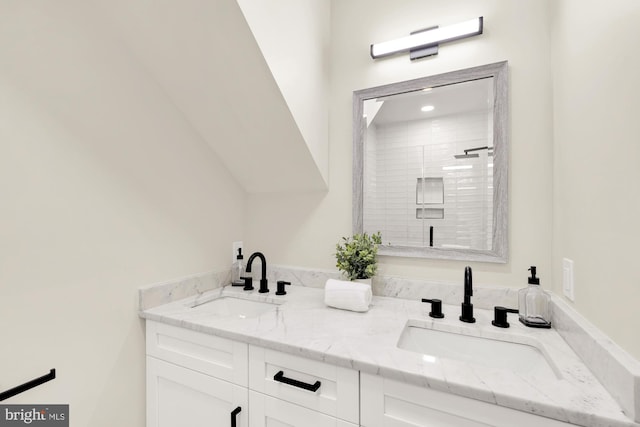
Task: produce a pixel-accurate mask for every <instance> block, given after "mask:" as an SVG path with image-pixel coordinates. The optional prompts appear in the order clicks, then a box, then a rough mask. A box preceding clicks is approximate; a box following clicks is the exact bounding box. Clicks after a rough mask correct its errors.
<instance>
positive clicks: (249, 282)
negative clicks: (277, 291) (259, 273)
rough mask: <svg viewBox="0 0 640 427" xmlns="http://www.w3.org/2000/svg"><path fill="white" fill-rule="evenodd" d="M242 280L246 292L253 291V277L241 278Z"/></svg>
mask: <svg viewBox="0 0 640 427" xmlns="http://www.w3.org/2000/svg"><path fill="white" fill-rule="evenodd" d="M240 279H242V280H244V288H242V290H244V291H252V290H253V277H251V276H249V277H241V278H240Z"/></svg>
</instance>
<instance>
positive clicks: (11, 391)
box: [0, 369, 56, 401]
mask: <svg viewBox="0 0 640 427" xmlns="http://www.w3.org/2000/svg"><path fill="white" fill-rule="evenodd" d="M55 377H56V370H55V369H51V370H50V371H49V373H48V374H46V375H43V376H41V377H39V378H36V379H33V380H31V381H27V382H26V383H24V384H21V385H19V386H17V387H14V388H11V389H9V390H7V391H3V392H2V393H0V401H3V400H5V399H8V398H10V397H13V396H15V395H16V394H20V393H22V392H23V391H27V390H29V389H32V388H34V387H37V386H39V385H40V384H44V383H46V382H47V381H51V380H53V379H55Z"/></svg>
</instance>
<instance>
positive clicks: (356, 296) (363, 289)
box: [324, 279, 372, 312]
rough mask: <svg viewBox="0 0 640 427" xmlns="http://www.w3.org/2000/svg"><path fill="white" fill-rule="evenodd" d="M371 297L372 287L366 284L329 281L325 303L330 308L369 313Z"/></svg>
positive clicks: (325, 286)
mask: <svg viewBox="0 0 640 427" xmlns="http://www.w3.org/2000/svg"><path fill="white" fill-rule="evenodd" d="M371 296H372V294H371V286H370V285H367V284H365V283H358V282H346V281H344V280H334V279H329V280H327V283H325V285H324V303H325V304H326V305H328V306H329V307H335V308H341V309H343V310H351V311H360V312H362V311H367V310H369V304H370V303H371Z"/></svg>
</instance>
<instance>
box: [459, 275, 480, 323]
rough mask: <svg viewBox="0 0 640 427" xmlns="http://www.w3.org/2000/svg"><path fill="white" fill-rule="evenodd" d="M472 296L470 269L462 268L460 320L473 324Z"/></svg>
mask: <svg viewBox="0 0 640 427" xmlns="http://www.w3.org/2000/svg"><path fill="white" fill-rule="evenodd" d="M472 295H473V280H472V278H471V267H469V266H467V267H465V268H464V302H463V303H462V315H461V316H460V320H461V321H463V322H466V323H475V321H476V319H475V317H473V304H471V296H472Z"/></svg>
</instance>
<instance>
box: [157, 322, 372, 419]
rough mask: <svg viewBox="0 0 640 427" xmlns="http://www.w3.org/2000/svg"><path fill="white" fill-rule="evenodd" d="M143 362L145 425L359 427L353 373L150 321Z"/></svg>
mask: <svg viewBox="0 0 640 427" xmlns="http://www.w3.org/2000/svg"><path fill="white" fill-rule="evenodd" d="M146 360H147V427H184V426H188V427H200V426H202V427H204V426H207V427H211V426H215V427H226V426H231V427H234V426H235V427H248V426H250V427H267V426H269V427H275V426H278V427H280V426H294V427H303V426H304V427H358V425H359V416H360V414H359V405H360V394H359V373H358V371H354V370H352V369H346V368H342V367H338V366H334V365H331V364H328V363H323V362H319V361H314V360H310V359H306V358H303V357H298V356H293V355H290V354H287V353H282V352H278V351H274V350H269V349H264V348H262V347H258V346H253V345H251V346H249V345H247V344H245V343H240V342H237V341H234V340H229V339H225V338H220V337H217V336H214V335H208V334H204V333H199V332H194V331H191V330H188V329H184V328H179V327H175V326H171V325H167V324H164V323H159V322H154V321H147V358H146ZM238 408H239V409H238Z"/></svg>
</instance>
